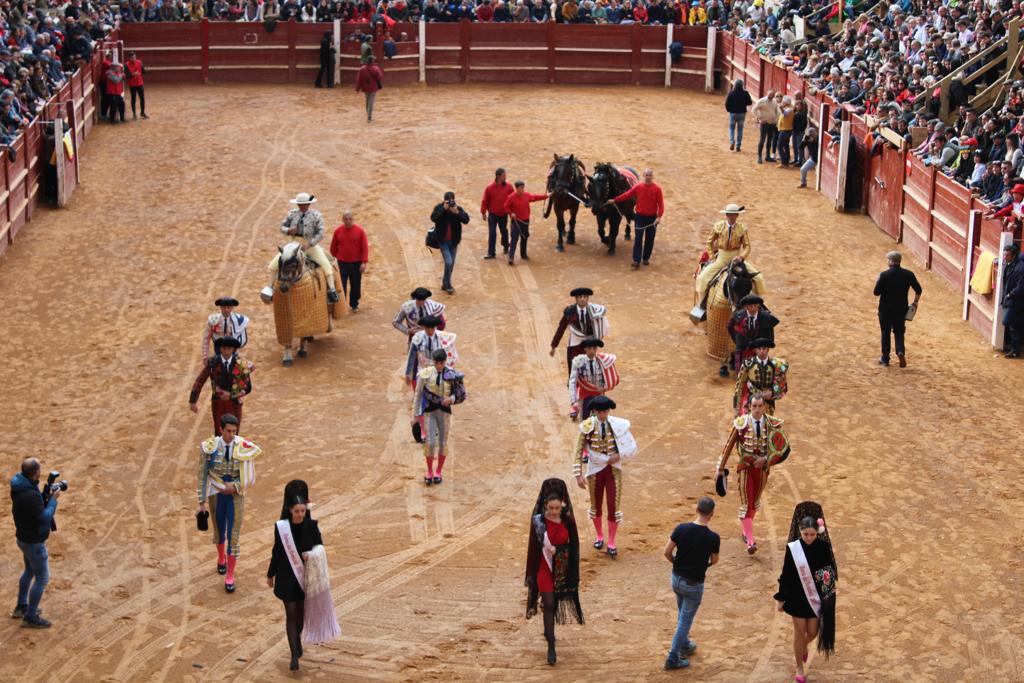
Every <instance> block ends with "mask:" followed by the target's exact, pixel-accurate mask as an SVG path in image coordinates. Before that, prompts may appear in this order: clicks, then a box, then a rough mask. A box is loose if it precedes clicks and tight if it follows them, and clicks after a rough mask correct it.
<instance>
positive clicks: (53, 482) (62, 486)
mask: <svg viewBox="0 0 1024 683" xmlns="http://www.w3.org/2000/svg"><path fill="white" fill-rule="evenodd" d="M59 476H60V472H58V471H56V470H53V471H52V472H50V474H49V476H47V477H46V486H44V487H43V505H46V504H47V503H48V502H49V501H50V496H51V495H53V492H54V491H58V490H59V491H67V490H68V482H67V480H65V479H61V480H60V481H57V477H59ZM50 530H51V531H56V530H57V522H56V521H55V520H53V519H51V520H50Z"/></svg>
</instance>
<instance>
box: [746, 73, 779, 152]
mask: <svg viewBox="0 0 1024 683" xmlns="http://www.w3.org/2000/svg"><path fill="white" fill-rule="evenodd" d="M750 111H751V113H752V114H753V115H754V117H755V118H756V119H757V123H758V124H759V125H760V128H761V137H760V138H759V139H758V141H757V163H759V164H761V163H764V161H763V160H762V153H764V152H765V149H764V148H765V146H766V145H767V147H768V150H767V153H764V154H763V158H764V159H765V160H767V161H769V162H772V161H775V159H773V158H772V145H773V143H774V142H775V131H776V127H775V125H776V124H777V123H778V121H779V105H778V104H777V103H776V102H775V91H774V90H769V91H768V94H767V95H765V96H764V97H762V98H761V99H759V100H758V101H757V102H755V103H754V108H753V109H751V110H750Z"/></svg>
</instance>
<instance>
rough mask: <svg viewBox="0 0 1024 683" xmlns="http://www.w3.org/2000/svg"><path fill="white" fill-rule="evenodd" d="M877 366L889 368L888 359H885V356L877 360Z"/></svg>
mask: <svg viewBox="0 0 1024 683" xmlns="http://www.w3.org/2000/svg"><path fill="white" fill-rule="evenodd" d="M878 364H879V365H884V366H885V367H889V359H888V358H886V357H885V356H882V357H881V358H879V359H878Z"/></svg>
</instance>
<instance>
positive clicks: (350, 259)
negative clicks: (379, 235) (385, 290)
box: [331, 211, 370, 313]
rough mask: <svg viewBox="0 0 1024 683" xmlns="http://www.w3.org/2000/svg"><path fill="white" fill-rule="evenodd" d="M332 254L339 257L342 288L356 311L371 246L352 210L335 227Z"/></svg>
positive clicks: (353, 310)
mask: <svg viewBox="0 0 1024 683" xmlns="http://www.w3.org/2000/svg"><path fill="white" fill-rule="evenodd" d="M331 256H333V257H334V258H336V259H338V270H339V271H341V290H342V291H343V292H345V293H346V294H348V305H349V306H350V307H351V308H352V312H353V313H355V312H356V311H358V310H359V297H361V296H362V294H363V291H362V290H363V273H365V272H366V262H367V261H369V260H370V246H369V244H367V242H366V232H365V231H364V230H363V228H362V226H359V225H356V223H355V222H354V221H353V220H352V212H351V211H346V212H345V213H344V214H343V215H342V217H341V225H339V226H338V227H337V228H335V229H334V236H333V237H331ZM349 282H351V283H352V286H351V287H349Z"/></svg>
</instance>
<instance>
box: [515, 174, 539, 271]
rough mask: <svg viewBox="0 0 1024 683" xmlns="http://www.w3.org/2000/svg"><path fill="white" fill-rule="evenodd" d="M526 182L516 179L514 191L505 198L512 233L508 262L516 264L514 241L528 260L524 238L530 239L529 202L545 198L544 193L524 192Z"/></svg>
mask: <svg viewBox="0 0 1024 683" xmlns="http://www.w3.org/2000/svg"><path fill="white" fill-rule="evenodd" d="M525 190H526V183H524V182H523V181H522V180H517V181H516V191H515V192H513V193H512V194H510V195H509V196H508V197H506V198H505V212H506V213H509V214H512V234H511V240H510V241H509V244H508V264H509V265H510V266H514V265H515V264H516V242H519V239H520V238H522V242H519V255H520V256H522V257H523V260H524V261H529V260H530V257H529V256H527V255H526V240H528V239H530V203H531V202H539V201H541V200H543V199H547V198H548V195H546V194H530V193H529V192H526V191H525Z"/></svg>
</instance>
